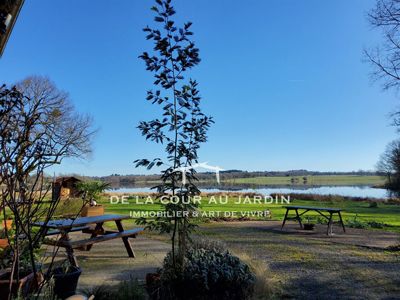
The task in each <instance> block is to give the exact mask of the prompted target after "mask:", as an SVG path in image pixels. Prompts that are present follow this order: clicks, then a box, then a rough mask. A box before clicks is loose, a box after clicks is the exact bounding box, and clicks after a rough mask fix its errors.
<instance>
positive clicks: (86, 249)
mask: <svg viewBox="0 0 400 300" xmlns="http://www.w3.org/2000/svg"><path fill="white" fill-rule="evenodd" d="M103 224H104V223H97V224H96V227H95V228H94V231H93V233H92V235H91V236H90V238H95V237H96V236H97V235H98V232H104V229H103ZM92 247H93V244H92V245H87V246H86V248H85V249H84V250H85V251H90V249H92Z"/></svg>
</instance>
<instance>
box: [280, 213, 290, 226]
mask: <svg viewBox="0 0 400 300" xmlns="http://www.w3.org/2000/svg"><path fill="white" fill-rule="evenodd" d="M288 213H289V209H288V208H286V213H285V217H284V218H283V222H282V227H281V230H282V229H283V226H285V223H286V218H287V216H288Z"/></svg>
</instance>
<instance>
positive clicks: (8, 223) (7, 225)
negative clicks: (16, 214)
mask: <svg viewBox="0 0 400 300" xmlns="http://www.w3.org/2000/svg"><path fill="white" fill-rule="evenodd" d="M12 223H13V220H5V221H3V227H4V228H7V230H10V229H11V228H12Z"/></svg>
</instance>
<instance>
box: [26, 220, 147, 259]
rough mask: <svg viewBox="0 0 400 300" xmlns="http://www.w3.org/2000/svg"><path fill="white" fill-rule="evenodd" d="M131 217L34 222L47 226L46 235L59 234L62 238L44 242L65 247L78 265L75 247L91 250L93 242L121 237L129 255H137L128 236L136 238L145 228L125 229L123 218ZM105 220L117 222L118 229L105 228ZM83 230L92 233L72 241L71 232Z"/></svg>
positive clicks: (69, 256) (69, 257) (37, 224)
mask: <svg viewBox="0 0 400 300" xmlns="http://www.w3.org/2000/svg"><path fill="white" fill-rule="evenodd" d="M125 219H129V216H123V215H101V216H93V217H82V218H76V219H61V220H51V221H49V222H47V224H45V223H44V222H37V223H33V225H34V226H40V227H44V228H45V235H46V236H52V235H59V236H60V238H58V239H56V240H54V239H45V241H44V243H45V244H47V245H53V246H58V247H63V248H65V250H66V252H67V256H68V260H69V261H70V263H71V264H72V265H73V266H77V267H78V261H77V259H76V257H75V255H74V249H79V250H85V251H90V249H91V248H92V246H93V244H96V243H101V242H105V241H109V240H112V239H117V238H121V239H122V241H123V243H124V245H125V248H126V251H127V252H128V256H129V257H135V253H134V251H133V249H132V245H131V244H130V242H129V240H128V238H135V237H136V236H137V235H138V234H139V233H140V232H142V231H143V228H134V229H129V230H124V228H123V226H122V220H125ZM105 222H115V224H116V225H117V229H118V231H114V230H105V229H104V228H103V224H104V223H105ZM76 231H81V232H82V233H87V234H90V235H91V236H90V237H89V238H87V239H82V240H77V241H72V240H71V238H70V236H69V233H71V232H76Z"/></svg>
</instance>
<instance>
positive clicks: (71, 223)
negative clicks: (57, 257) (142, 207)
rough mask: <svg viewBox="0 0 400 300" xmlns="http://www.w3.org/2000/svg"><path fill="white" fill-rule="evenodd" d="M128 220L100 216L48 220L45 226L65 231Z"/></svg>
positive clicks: (35, 224) (119, 216)
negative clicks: (89, 225) (66, 229)
mask: <svg viewBox="0 0 400 300" xmlns="http://www.w3.org/2000/svg"><path fill="white" fill-rule="evenodd" d="M125 219H129V216H126V215H101V216H93V217H80V218H76V219H75V220H72V219H60V220H50V221H49V222H48V223H47V224H46V227H47V228H52V229H65V228H72V227H80V226H85V225H88V224H98V223H104V222H110V221H119V220H125ZM32 225H33V226H41V227H42V226H44V222H36V223H33V224H32Z"/></svg>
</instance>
